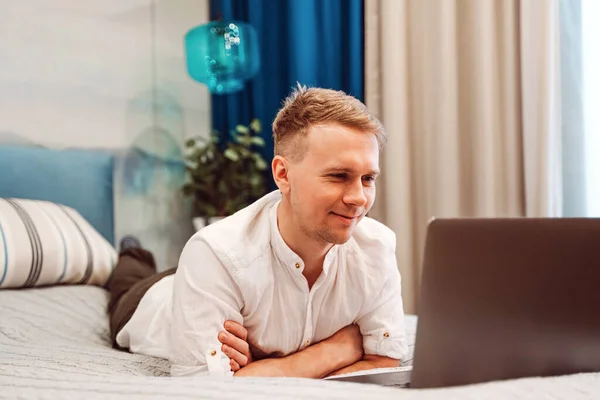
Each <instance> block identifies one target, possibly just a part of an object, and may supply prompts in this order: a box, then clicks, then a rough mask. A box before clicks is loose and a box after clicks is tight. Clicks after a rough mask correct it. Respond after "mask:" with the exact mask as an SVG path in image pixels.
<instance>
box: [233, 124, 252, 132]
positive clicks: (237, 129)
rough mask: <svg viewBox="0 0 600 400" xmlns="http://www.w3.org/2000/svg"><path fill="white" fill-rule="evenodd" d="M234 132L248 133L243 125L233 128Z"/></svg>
mask: <svg viewBox="0 0 600 400" xmlns="http://www.w3.org/2000/svg"><path fill="white" fill-rule="evenodd" d="M235 130H236V131H237V132H239V133H248V132H249V130H248V127H246V126H244V125H238V126H236V127H235Z"/></svg>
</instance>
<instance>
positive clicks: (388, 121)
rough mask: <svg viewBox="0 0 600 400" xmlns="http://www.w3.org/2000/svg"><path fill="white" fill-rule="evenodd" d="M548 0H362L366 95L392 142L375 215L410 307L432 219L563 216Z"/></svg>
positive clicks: (553, 9)
mask: <svg viewBox="0 0 600 400" xmlns="http://www.w3.org/2000/svg"><path fill="white" fill-rule="evenodd" d="M556 1H557V0H522V1H519V0H366V2H365V3H366V4H365V29H366V39H365V42H366V43H365V52H366V62H365V75H366V104H367V106H368V107H369V108H370V109H371V110H372V111H374V112H375V114H376V115H378V116H379V118H380V119H381V120H382V122H383V124H384V125H385V127H386V129H387V131H388V135H389V141H388V145H387V147H386V150H385V153H384V155H383V158H382V170H383V173H382V176H381V180H380V181H378V194H377V200H376V203H375V205H374V208H373V211H372V215H373V216H374V217H375V218H377V219H379V220H381V221H382V222H384V223H386V224H387V225H388V226H389V227H390V228H391V229H393V230H394V231H395V232H396V235H397V259H398V264H399V268H400V272H401V274H402V281H403V286H402V290H403V298H404V301H405V305H406V311H407V312H408V313H417V312H418V296H419V290H418V289H419V280H420V279H419V278H420V265H421V260H422V251H423V246H424V239H425V233H426V226H427V222H428V220H430V219H431V218H432V217H462V216H464V217H474V216H479V217H498V216H559V215H560V213H561V208H562V206H561V197H562V196H561V180H560V177H561V173H560V171H561V166H560V114H559V111H560V107H559V100H558V98H559V93H558V89H559V87H560V85H559V82H558V80H559V79H558V78H559V71H558V65H559V56H558V37H559V36H558V17H557V13H558V5H557V3H556Z"/></svg>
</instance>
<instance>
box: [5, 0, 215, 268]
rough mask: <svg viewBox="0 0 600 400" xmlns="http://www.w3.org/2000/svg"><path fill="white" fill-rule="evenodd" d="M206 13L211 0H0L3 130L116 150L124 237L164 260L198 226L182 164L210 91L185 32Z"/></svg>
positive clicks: (204, 124) (206, 112)
mask: <svg viewBox="0 0 600 400" xmlns="http://www.w3.org/2000/svg"><path fill="white" fill-rule="evenodd" d="M206 21H208V0H163V1H157V0H155V1H153V0H104V1H85V2H84V1H73V0H24V1H19V2H16V1H10V0H0V65H1V68H0V70H1V71H2V72H1V73H0V88H1V90H0V133H2V134H3V136H4V137H6V136H7V135H8V136H12V137H14V138H17V139H15V140H19V141H30V142H33V143H36V144H42V145H46V146H50V147H88V148H102V149H109V150H111V151H115V152H117V153H118V154H120V155H121V156H122V157H121V158H120V159H119V160H120V161H119V163H118V168H117V172H116V183H117V185H116V189H115V193H116V196H117V199H116V203H115V206H116V208H117V213H116V214H117V215H116V226H117V228H116V230H117V232H116V233H117V237H120V236H122V235H123V234H126V233H133V234H137V235H139V236H141V237H142V239H143V240H144V244H145V245H147V246H148V247H149V248H151V249H152V250H154V251H156V253H157V256H158V257H157V258H158V259H159V263H160V264H161V266H160V269H162V268H164V267H165V265H171V264H173V263H175V262H176V261H177V256H178V255H179V252H180V251H181V246H182V245H183V243H185V240H186V239H187V238H188V237H189V235H190V234H191V233H192V231H191V223H189V218H188V216H187V215H186V213H185V208H184V205H185V204H184V200H183V199H182V198H181V196H180V195H179V193H178V185H179V184H180V183H181V179H182V171H181V168H180V165H179V167H177V163H178V162H179V164H180V161H181V160H180V159H181V154H182V153H181V150H182V144H183V142H184V139H185V138H186V137H189V136H194V135H207V134H208V132H209V130H210V126H211V124H210V96H209V94H208V91H207V90H206V88H205V87H204V86H202V85H200V84H198V83H196V82H195V81H193V80H192V79H191V78H189V76H188V75H187V71H186V69H185V58H184V51H183V37H184V35H185V33H186V32H187V30H189V29H190V28H192V27H194V26H196V25H199V24H202V23H204V22H206ZM174 166H175V167H174Z"/></svg>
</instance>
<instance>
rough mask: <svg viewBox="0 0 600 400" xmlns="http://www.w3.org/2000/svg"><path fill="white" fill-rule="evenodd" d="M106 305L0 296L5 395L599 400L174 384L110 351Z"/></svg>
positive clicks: (494, 390)
mask: <svg viewBox="0 0 600 400" xmlns="http://www.w3.org/2000/svg"><path fill="white" fill-rule="evenodd" d="M107 301H108V293H107V292H106V291H105V290H103V289H101V288H98V287H94V286H55V287H48V288H37V289H21V290H3V291H0V387H1V390H0V397H9V398H16V397H19V398H31V399H37V398H82V399H86V400H89V399H94V398H103V399H106V398H119V399H121V398H127V399H129V398H161V399H171V398H172V399H182V398H195V399H199V398H200V399H236V400H239V399H244V400H246V399H254V398H266V397H270V396H273V397H275V398H278V399H303V398H310V399H348V398H361V399H362V398H377V399H450V400H452V399H480V398H486V399H501V398H502V399H534V398H535V399H539V398H548V399H550V398H552V399H556V398H568V399H574V400H577V399H584V398H592V397H595V396H596V397H597V396H600V374H579V375H572V376H566V377H557V378H530V379H521V380H513V381H506V382H494V383H487V384H480V385H472V386H465V387H460V388H447V389H435V390H414V389H398V388H390V387H383V386H375V385H365V384H358V383H350V382H333V381H325V380H317V379H295V378H227V377H223V378H215V377H202V378H171V377H169V376H168V375H169V372H168V371H169V364H168V361H166V360H162V359H158V358H153V357H147V356H141V355H135V354H130V353H126V352H122V351H118V350H115V349H112V348H111V347H110V341H109V332H108V319H107V316H106V311H105V309H106V304H107ZM415 328H416V317H414V316H408V317H407V331H408V335H409V342H410V343H411V350H412V343H414V334H415ZM410 362H411V361H410V360H406V361H405V362H404V364H405V365H406V364H410Z"/></svg>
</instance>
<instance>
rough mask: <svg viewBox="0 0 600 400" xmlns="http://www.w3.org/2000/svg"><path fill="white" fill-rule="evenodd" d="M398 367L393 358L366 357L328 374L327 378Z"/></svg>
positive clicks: (398, 363)
mask: <svg viewBox="0 0 600 400" xmlns="http://www.w3.org/2000/svg"><path fill="white" fill-rule="evenodd" d="M399 365H400V361H399V360H396V359H393V358H388V357H383V356H375V355H366V356H365V357H364V358H363V359H362V360H360V361H357V362H355V363H354V364H351V365H348V366H346V367H342V368H340V369H338V370H335V371H333V372H332V373H331V374H329V376H333V375H341V374H349V373H351V372H357V371H364V370H367V369H376V368H393V367H398V366H399Z"/></svg>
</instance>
